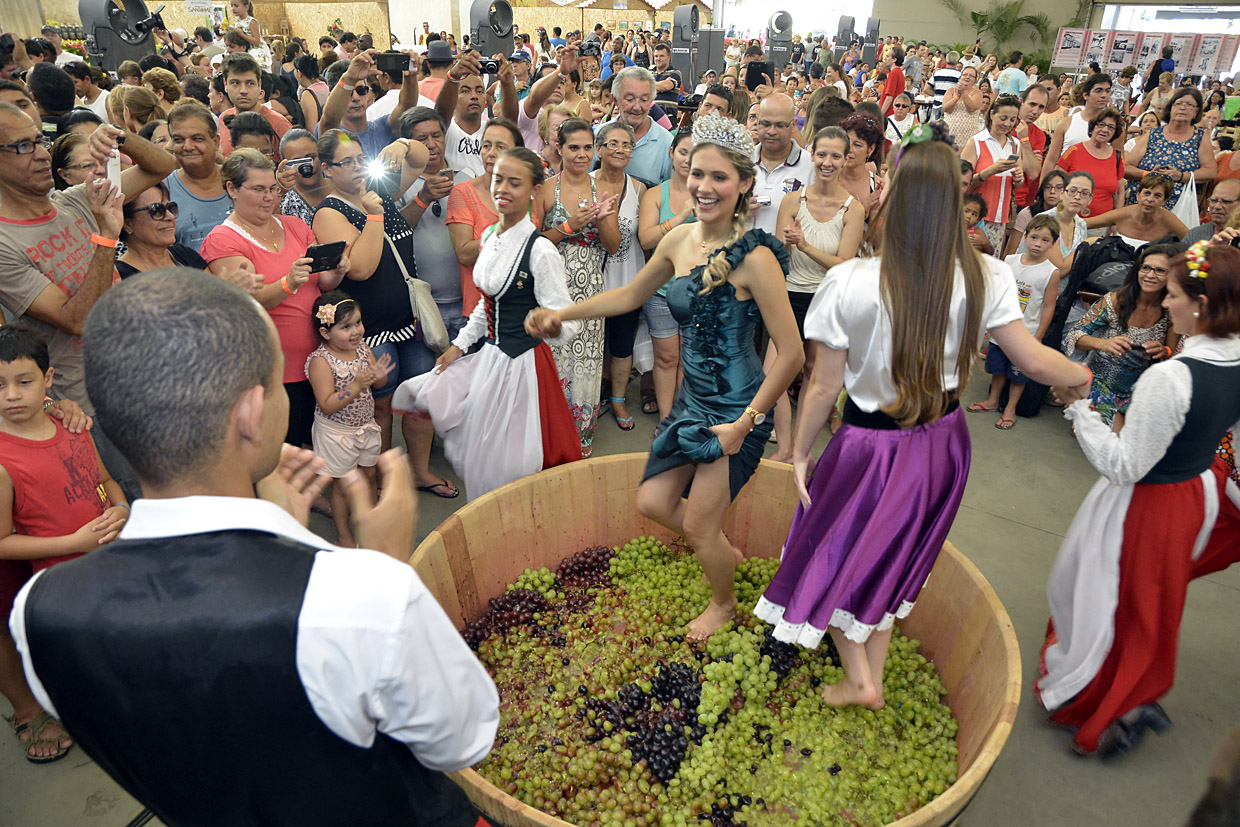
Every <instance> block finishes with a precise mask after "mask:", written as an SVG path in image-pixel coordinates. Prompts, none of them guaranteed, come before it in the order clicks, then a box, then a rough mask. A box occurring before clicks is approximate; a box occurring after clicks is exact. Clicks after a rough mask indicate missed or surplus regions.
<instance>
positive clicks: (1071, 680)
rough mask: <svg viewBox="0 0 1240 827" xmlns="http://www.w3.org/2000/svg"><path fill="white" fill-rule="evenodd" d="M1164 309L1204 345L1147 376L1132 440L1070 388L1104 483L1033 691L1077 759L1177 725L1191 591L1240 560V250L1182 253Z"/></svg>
mask: <svg viewBox="0 0 1240 827" xmlns="http://www.w3.org/2000/svg"><path fill="white" fill-rule="evenodd" d="M1163 306H1164V307H1166V308H1167V310H1168V311H1169V312H1170V314H1171V322H1172V325H1173V326H1174V328H1175V331H1176V332H1177V333H1179V334H1181V335H1184V336H1191V337H1192V338H1190V339H1189V340H1188V341H1187V343H1186V344H1185V346H1184V350H1183V352H1181V353H1179V354H1176V355H1175V356H1174V357H1172V358H1169V359H1167V360H1165V361H1162V362H1159V363H1157V364H1155V365H1154V366H1153V367H1151V368H1150V369H1149V370H1147V371H1146V372H1145V373H1144V374H1142V376H1141V378H1140V379H1139V380H1138V381H1137V384H1136V387H1135V388H1134V389H1133V394H1132V403H1131V405H1130V406H1129V408H1128V416H1127V418H1126V420H1125V424H1124V429H1123V430H1122V431H1120V432H1119V433H1115V432H1113V431H1112V430H1111V428H1110V426H1109V425H1107V424H1105V423H1104V422H1103V421H1102V417H1101V416H1100V415H1099V414H1098V413H1097V412H1096V411H1091V410H1090V407H1089V399H1088V398H1086V397H1084V396H1083V395H1082V394H1081V393H1079V392H1077V391H1062V390H1061V391H1059V394H1060V396H1061V398H1064V400H1065V401H1068V402H1071V404H1069V405H1068V407H1067V408H1066V409H1065V411H1064V415H1065V416H1066V417H1067V418H1068V419H1069V420H1071V421H1072V422H1073V424H1074V425H1075V428H1076V437H1077V440H1078V441H1079V442H1080V444H1081V448H1082V449H1083V450H1084V452H1085V455H1086V456H1087V457H1088V458H1089V461H1090V462H1091V463H1092V464H1093V466H1094V467H1095V468H1097V469H1098V470H1099V472H1101V473H1102V475H1103V477H1102V479H1100V480H1098V482H1097V483H1096V484H1095V485H1094V488H1093V490H1091V491H1090V493H1089V494H1088V495H1087V496H1086V498H1085V502H1084V503H1082V505H1081V508H1080V510H1079V511H1078V512H1077V515H1076V518H1075V519H1074V520H1073V521H1072V525H1071V527H1069V529H1068V534H1067V537H1065V538H1064V544H1063V547H1062V549H1060V552H1059V559H1058V560H1057V561H1056V562H1055V568H1054V570H1053V571H1052V572H1051V577H1050V582H1049V583H1048V584H1047V597H1048V599H1049V601H1050V609H1051V621H1050V626H1049V628H1048V630H1047V638H1046V644H1045V646H1044V647H1043V650H1042V663H1041V670H1040V671H1041V677H1040V678H1039V679H1038V682H1037V685H1036V687H1035V691H1036V692H1037V695H1038V698H1039V700H1040V701H1041V702H1042V705H1043V706H1045V707H1046V709H1048V710H1051V711H1052V713H1053V714H1052V715H1051V720H1052V721H1054V722H1055V723H1058V724H1061V725H1063V726H1065V727H1067V728H1069V729H1071V730H1073V731H1075V733H1076V739H1075V743H1074V748H1075V749H1076V750H1077V751H1078V752H1081V753H1092V752H1094V751H1095V750H1098V751H1099V752H1101V753H1102V754H1103V756H1104V757H1105V756H1107V755H1110V754H1115V753H1117V752H1125V751H1127V750H1130V749H1132V748H1133V747H1134V746H1135V745H1136V743H1137V741H1138V740H1139V739H1140V737H1141V735H1142V734H1143V733H1144V732H1145V730H1147V729H1153V730H1154V731H1156V732H1162V731H1163V730H1165V729H1166V728H1167V727H1168V726H1170V723H1171V721H1170V719H1169V718H1168V717H1167V714H1166V713H1165V712H1164V711H1163V710H1162V708H1161V707H1160V706H1159V705H1158V703H1157V702H1158V699H1159V698H1161V697H1162V696H1163V695H1164V694H1165V693H1166V692H1167V690H1169V689H1170V688H1171V684H1172V682H1173V680H1174V678H1175V658H1176V644H1177V639H1178V637H1179V628H1180V619H1181V617H1182V615H1183V612H1184V603H1185V598H1186V596H1187V592H1188V584H1189V581H1191V580H1193V579H1195V578H1197V577H1202V576H1204V575H1207V574H1212V573H1214V572H1217V571H1221V570H1222V569H1225V568H1227V567H1228V566H1230V565H1231V564H1232V563H1235V562H1236V561H1237V560H1240V489H1237V487H1236V484H1235V482H1234V481H1232V480H1230V479H1229V478H1228V475H1227V466H1226V464H1225V463H1224V462H1223V460H1222V459H1221V458H1216V457H1215V448H1216V447H1217V446H1218V444H1219V440H1220V439H1222V437H1223V435H1224V434H1225V433H1226V432H1227V430H1228V429H1229V428H1232V427H1233V426H1235V425H1236V424H1237V422H1238V421H1240V250H1237V249H1235V248H1234V247H1231V246H1229V245H1227V244H1214V245H1210V244H1209V243H1207V242H1202V243H1200V244H1196V245H1194V246H1193V247H1191V248H1189V250H1188V252H1187V253H1185V254H1184V255H1182V256H1177V257H1176V258H1175V259H1173V260H1172V263H1171V274H1170V275H1169V276H1168V279H1167V297H1166V298H1165V299H1164V300H1163Z"/></svg>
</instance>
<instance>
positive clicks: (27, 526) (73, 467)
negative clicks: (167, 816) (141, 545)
mask: <svg viewBox="0 0 1240 827" xmlns="http://www.w3.org/2000/svg"><path fill="white" fill-rule="evenodd" d="M52 373H53V370H52V368H51V367H50V360H49V358H48V351H47V345H45V344H44V343H43V342H41V341H39V340H38V339H37V338H35V337H34V336H33V335H32V334H31V333H29V332H28V331H25V330H22V329H20V328H14V327H0V618H3V621H0V695H4V697H5V698H7V699H8V701H9V703H10V704H12V706H13V716H12V717H11V718H9V719H8V721H9V725H10V726H11V727H12V729H13V734H14V735H16V736H17V738H18V740H19V741H20V742H21V744H22V749H23V751H24V752H25V753H26V760H28V761H31V762H32V763H36V764H46V763H49V762H51V761H56V760H58V759H60V758H63V757H64V756H65V754H66V753H68V751H69V749H70V748H71V747H72V746H73V740H72V739H71V738H70V737H69V735H68V734H67V733H66V732H65V731H64V728H63V727H62V726H61V725H60V722H59V721H57V720H56V719H55V718H53V717H52V716H51V715H49V714H48V713H47V712H46V711H44V710H42V709H41V708H40V707H39V704H38V701H37V700H36V699H35V697H34V695H33V694H32V693H31V691H30V687H29V685H27V683H26V680H25V676H24V675H23V673H22V667H21V660H20V657H19V656H18V653H17V649H16V646H15V645H14V642H13V638H12V636H11V635H10V634H9V628H8V622H7V620H8V616H9V612H10V610H11V609H12V608H13V599H14V598H15V597H16V596H17V591H18V589H20V588H21V585H22V583H23V582H24V581H25V580H26V579H28V578H29V577H30V574H31V568H32V567H33V568H34V569H36V570H37V569H44V568H47V567H49V566H52V565H55V564H56V563H59V562H62V561H64V560H69V559H71V558H73V557H77V556H79V555H80V554H84V553H85V552H88V551H90V550H92V549H95V548H98V547H99V546H100V545H102V544H104V543H107V542H110V541H112V540H114V539H116V536H117V534H118V533H119V532H120V530H121V526H123V525H124V524H125V520H126V518H128V516H129V506H128V505H126V504H125V495H124V494H123V493H121V487H120V485H118V484H117V483H116V482H115V481H113V480H112V477H111V476H109V475H108V472H107V471H106V470H105V469H104V467H103V463H101V462H100V461H99V455H98V453H96V451H95V443H94V440H92V439H91V438H90V435H89V434H88V433H86V432H85V431H83V432H82V433H80V434H74V433H71V432H69V431H68V430H66V429H65V427H64V425H62V424H61V423H60V422H58V421H56V420H55V419H53V418H52V417H51V416H49V415H48V414H47V413H45V412H44V411H45V408H44V399H45V398H46V395H47V389H48V388H49V387H51V384H52Z"/></svg>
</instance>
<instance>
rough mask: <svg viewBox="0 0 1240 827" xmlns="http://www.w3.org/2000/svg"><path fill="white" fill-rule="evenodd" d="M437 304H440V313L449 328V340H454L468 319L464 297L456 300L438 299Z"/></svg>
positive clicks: (445, 325)
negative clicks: (443, 300) (445, 300)
mask: <svg viewBox="0 0 1240 827" xmlns="http://www.w3.org/2000/svg"><path fill="white" fill-rule="evenodd" d="M435 304H437V305H439V315H440V316H443V325H444V327H446V328H448V341H449V342H451V341H454V340H455V339H456V334H458V333H460V332H461V328H463V327H464V326H465V322H466V321H467V320H466V318H465V315H464V307H465V303H464V301H463V300H462V299H457V300H456V301H454V302H441V301H436V302H435Z"/></svg>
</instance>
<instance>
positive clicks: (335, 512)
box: [332, 479, 357, 548]
mask: <svg viewBox="0 0 1240 827" xmlns="http://www.w3.org/2000/svg"><path fill="white" fill-rule="evenodd" d="M332 522H333V523H335V524H336V545H338V546H344V547H345V548H357V541H356V540H354V539H353V530H352V529H351V528H350V527H349V495H348V494H346V493H345V490H344V484H343V483H341V482H340V480H338V479H337V480H333V481H332Z"/></svg>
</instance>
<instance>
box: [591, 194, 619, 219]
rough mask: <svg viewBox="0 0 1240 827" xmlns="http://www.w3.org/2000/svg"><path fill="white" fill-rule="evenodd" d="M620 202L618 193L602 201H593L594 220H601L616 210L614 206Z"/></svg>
mask: <svg viewBox="0 0 1240 827" xmlns="http://www.w3.org/2000/svg"><path fill="white" fill-rule="evenodd" d="M619 203H620V193H616V194H615V195H613V196H611V197H610V198H604V199H603V200H602V201H595V202H594V207H595V210H594V220H595V221H601V220H602V219H604V218H607V217H608V216H610V215H611V214H612V213H614V212H615V211H616V206H617V205H618V204H619Z"/></svg>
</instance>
